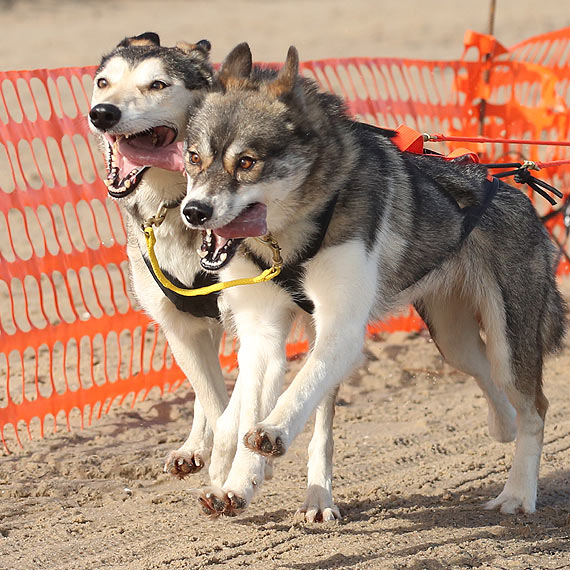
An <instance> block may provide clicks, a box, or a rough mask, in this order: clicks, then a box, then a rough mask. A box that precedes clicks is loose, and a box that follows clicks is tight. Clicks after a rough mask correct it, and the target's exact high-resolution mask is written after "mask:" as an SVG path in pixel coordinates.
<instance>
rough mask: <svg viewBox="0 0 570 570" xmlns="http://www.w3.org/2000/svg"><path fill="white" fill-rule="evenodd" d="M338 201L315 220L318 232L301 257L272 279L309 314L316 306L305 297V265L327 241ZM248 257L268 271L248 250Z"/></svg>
mask: <svg viewBox="0 0 570 570" xmlns="http://www.w3.org/2000/svg"><path fill="white" fill-rule="evenodd" d="M337 199H338V196H337V195H335V196H334V197H333V198H332V199H331V200H329V202H328V204H327V206H326V208H325V209H324V210H323V211H322V212H321V213H320V214H319V215H318V217H317V219H316V220H315V222H316V226H317V232H316V233H315V235H314V236H313V239H312V240H311V241H310V243H309V245H308V247H307V248H306V249H305V250H304V252H303V254H302V255H301V257H299V258H296V259H295V261H294V262H293V263H285V264H284V265H283V268H282V269H281V273H279V275H278V276H277V277H275V278H274V279H272V281H273V283H276V284H278V285H280V286H281V287H283V288H284V289H285V290H286V291H287V292H288V293H289V294H290V295H291V296H292V297H293V300H294V301H295V303H296V304H297V305H298V306H299V307H300V308H301V309H303V311H305V312H307V313H309V314H311V313H313V311H314V310H315V306H314V305H313V302H312V301H311V300H310V299H309V298H308V297H307V296H306V295H305V293H304V291H303V287H302V286H301V281H302V279H303V274H304V268H303V264H304V263H306V262H307V261H309V260H310V259H312V258H313V257H314V256H315V255H316V254H317V253H318V251H319V250H320V249H321V246H322V244H323V240H324V239H325V235H326V233H327V230H328V229H329V225H330V222H331V219H332V216H333V213H334V209H335V206H336V202H337ZM248 256H249V257H250V259H251V260H252V261H253V262H254V263H255V264H256V265H257V266H258V267H259V269H261V270H265V269H267V267H266V264H265V262H264V261H263V260H262V259H261V258H260V257H259V256H257V255H256V254H255V253H253V252H252V251H249V250H248Z"/></svg>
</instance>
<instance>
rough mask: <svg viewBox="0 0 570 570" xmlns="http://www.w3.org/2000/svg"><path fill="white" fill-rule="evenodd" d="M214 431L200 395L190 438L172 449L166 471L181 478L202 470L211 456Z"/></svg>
mask: <svg viewBox="0 0 570 570" xmlns="http://www.w3.org/2000/svg"><path fill="white" fill-rule="evenodd" d="M212 440H213V431H212V429H211V428H210V426H209V425H208V420H207V419H206V415H205V414H204V409H203V408H202V405H201V404H200V400H199V399H198V397H196V399H195V400H194V418H193V420H192V428H191V430H190V435H189V436H188V439H187V440H186V441H185V442H184V443H183V444H182V445H181V446H180V447H179V448H178V449H176V450H174V451H171V452H170V453H169V454H168V457H167V458H166V462H165V463H164V472H165V473H170V474H171V475H174V476H175V477H178V478H179V479H183V478H184V477H186V475H190V474H191V473H196V472H197V471H200V469H202V467H204V465H205V464H206V461H208V459H209V457H210V453H211V450H212Z"/></svg>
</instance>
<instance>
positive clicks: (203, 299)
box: [141, 252, 220, 319]
mask: <svg viewBox="0 0 570 570" xmlns="http://www.w3.org/2000/svg"><path fill="white" fill-rule="evenodd" d="M141 253H142V252H141ZM142 257H143V259H144V262H145V263H146V266H147V267H148V270H149V271H150V274H151V275H152V276H153V277H154V280H155V281H156V283H157V285H158V286H159V287H160V289H161V290H162V292H163V293H164V295H165V296H166V297H168V299H169V300H170V301H171V302H172V303H173V304H174V306H175V307H176V308H177V309H178V310H179V311H182V312H183V313H190V314H191V315H193V316H194V317H199V318H202V317H211V318H213V319H218V318H219V317H220V310H219V308H218V295H219V293H210V294H209V295H201V296H197V297H186V296H184V295H180V294H179V293H176V292H175V291H171V290H170V289H168V288H167V287H165V286H164V285H163V284H162V283H161V282H160V281H159V280H158V277H157V276H156V275H155V273H154V271H153V270H152V265H151V264H150V259H149V258H148V257H147V256H146V255H145V254H142ZM162 273H164V276H165V277H166V278H167V279H168V280H169V281H170V282H171V283H172V284H173V285H176V287H179V288H181V289H198V288H199V287H207V286H208V285H213V284H214V283H217V282H218V279H217V277H216V276H215V275H214V274H212V273H207V272H206V271H199V272H198V273H197V274H196V277H195V278H194V281H193V282H192V285H191V286H190V287H187V286H186V285H184V284H183V283H181V282H180V281H179V280H178V279H176V277H174V276H173V275H171V274H170V273H168V271H164V270H162Z"/></svg>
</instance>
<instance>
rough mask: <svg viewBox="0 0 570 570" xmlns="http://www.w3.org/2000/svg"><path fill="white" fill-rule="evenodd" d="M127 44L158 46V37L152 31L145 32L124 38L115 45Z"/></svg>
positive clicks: (122, 45) (126, 45)
mask: <svg viewBox="0 0 570 570" xmlns="http://www.w3.org/2000/svg"><path fill="white" fill-rule="evenodd" d="M129 46H160V38H159V37H158V34H155V33H154V32H145V33H144V34H141V35H140V36H133V37H131V38H125V39H124V40H123V41H122V42H120V43H119V44H118V45H117V47H129Z"/></svg>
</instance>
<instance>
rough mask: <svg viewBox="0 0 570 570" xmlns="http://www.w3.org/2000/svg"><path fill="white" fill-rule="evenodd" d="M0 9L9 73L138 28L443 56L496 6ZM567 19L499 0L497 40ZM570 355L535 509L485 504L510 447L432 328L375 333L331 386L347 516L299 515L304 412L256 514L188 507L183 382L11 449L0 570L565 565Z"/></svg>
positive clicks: (191, 4)
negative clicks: (76, 428) (168, 467)
mask: <svg viewBox="0 0 570 570" xmlns="http://www.w3.org/2000/svg"><path fill="white" fill-rule="evenodd" d="M10 6H11V7H10ZM2 8H4V9H2ZM0 22H1V23H2V34H0V54H1V58H2V59H1V66H2V68H3V69H23V68H38V67H62V66H71V65H89V64H95V63H97V62H98V59H99V56H100V54H101V53H103V52H105V51H107V50H109V49H110V48H111V47H112V46H113V45H115V44H116V43H117V42H118V41H119V40H120V39H121V38H122V37H124V36H127V35H132V34H137V33H141V32H143V31H147V30H154V31H157V32H159V33H160V34H161V36H162V37H163V40H164V41H165V43H172V42H174V41H176V40H178V39H188V40H197V39H200V38H202V37H206V38H208V39H210V40H211V41H212V44H213V59H214V60H216V61H219V60H221V59H222V58H223V57H224V55H225V54H226V53H227V52H228V51H229V49H231V47H233V45H235V44H236V43H238V42H239V41H243V40H248V41H250V43H251V45H252V47H253V50H254V55H255V57H256V59H259V60H274V61H275V60H282V59H283V57H284V54H285V52H286V49H287V47H288V46H289V45H290V44H292V43H293V44H296V45H297V46H298V47H299V49H300V52H301V57H302V58H303V59H316V58H323V57H336V56H343V55H368V56H398V57H410V58H424V59H428V58H446V59H454V58H456V57H458V56H459V55H460V53H461V51H462V37H463V33H464V30H465V29H467V28H473V29H476V30H479V31H485V30H486V27H487V2H472V1H471V2H466V1H463V0H455V1H452V0H445V1H444V0H438V1H437V2H431V3H428V2H425V1H413V2H411V1H408V2H406V1H403V2H402V1H400V2H394V1H383V2H380V1H373V0H353V1H352V2H346V1H343V2H340V1H336V0H335V1H324V0H321V1H319V0H308V1H304V2H301V1H298V0H290V1H288V2H277V1H273V2H263V1H262V0H250V1H243V2H237V1H229V0H219V1H210V2H206V1H165V2H146V1H142V0H139V1H138V2H134V1H131V0H129V1H126V0H123V1H115V2H111V1H100V2H65V1H62V2H57V3H55V2H54V3H51V2H47V1H41V2H15V3H10V2H6V1H4V2H0ZM567 25H570V10H569V7H568V1H567V0H548V1H547V2H542V3H541V4H538V3H537V2H534V1H531V0H519V1H515V0H498V11H497V22H496V34H497V36H498V37H499V38H500V39H501V40H502V41H503V42H504V43H505V44H507V45H511V44H513V43H515V42H517V41H520V40H523V39H525V38H527V37H530V36H532V35H535V34H537V33H541V32H546V31H549V30H553V29H556V28H559V27H563V26H567ZM564 289H565V291H566V292H567V293H568V292H570V287H569V286H568V283H565V284H564ZM566 296H567V297H568V294H567V295H566ZM291 366H292V369H293V371H294V369H295V368H296V367H297V366H298V364H297V363H292V364H291ZM569 367H570V344H567V346H566V348H565V350H564V351H563V352H562V353H561V354H560V355H558V356H556V357H554V358H552V359H550V360H549V362H548V365H547V368H546V373H545V382H546V394H547V396H548V397H549V399H550V401H551V408H550V411H549V415H548V420H547V428H546V435H545V446H544V453H543V463H542V470H541V478H540V483H539V503H538V511H537V513H536V514H534V515H525V516H515V517H509V516H504V515H501V514H498V513H495V512H486V511H484V510H482V504H483V502H484V501H485V500H487V499H489V498H492V497H494V496H496V495H497V494H498V492H499V491H500V490H501V488H502V485H503V484H504V481H505V479H506V474H507V471H508V468H509V466H510V463H511V460H512V454H513V445H512V444H506V445H504V444H498V443H495V442H494V441H493V440H492V439H490V438H489V436H488V435H487V428H486V405H485V402H484V399H483V397H482V395H481V393H480V392H479V390H478V388H477V387H476V385H475V382H474V381H473V380H472V379H470V378H468V377H466V376H464V375H462V374H459V373H457V372H455V371H454V370H453V369H451V368H450V367H449V366H447V365H445V364H444V363H443V361H442V359H441V357H440V356H439V354H438V353H437V351H436V349H435V347H434V345H433V343H432V342H431V341H430V340H429V338H428V337H427V335H425V334H419V335H407V334H403V333H397V334H394V335H390V336H383V337H380V338H377V339H371V340H370V341H369V342H368V343H367V354H366V363H365V364H364V366H363V367H362V368H361V369H360V370H359V371H358V373H356V374H355V375H354V376H353V378H352V379H351V381H350V382H347V383H346V384H345V385H343V387H342V389H341V392H340V394H339V399H338V405H337V416H336V419H335V445H336V455H335V497H336V499H337V501H338V504H339V506H340V508H341V511H342V515H343V518H342V520H341V521H340V522H338V523H330V524H320V525H319V524H313V525H311V524H300V523H297V522H295V520H294V517H293V514H294V512H295V510H296V509H297V507H299V506H300V504H301V503H302V501H303V497H304V486H305V484H306V474H305V467H304V465H305V463H306V448H307V443H308V441H309V437H310V426H309V427H307V429H306V430H305V432H304V433H303V434H301V436H300V437H299V438H298V439H297V441H296V442H295V443H294V445H293V447H292V448H291V450H290V451H289V452H288V454H287V455H286V456H285V457H284V458H282V459H280V460H279V461H278V462H277V464H276V469H275V478H274V479H273V480H272V481H269V482H268V483H266V485H265V486H264V488H263V491H262V493H261V495H260V496H259V497H258V498H257V499H256V500H255V502H254V503H253V505H252V506H251V507H250V508H249V510H248V511H247V513H245V514H244V515H242V516H241V517H238V518H236V519H221V520H216V521H213V520H209V519H207V518H205V517H203V516H202V515H201V514H199V510H198V508H197V502H196V499H195V493H194V492H193V489H196V488H199V487H200V486H201V485H203V484H206V483H207V478H206V475H205V474H203V473H200V474H197V475H194V476H192V477H190V478H188V479H186V480H185V481H177V480H172V479H171V478H170V477H169V476H167V475H164V474H162V460H163V458H164V457H165V456H166V454H167V452H168V451H169V450H171V449H172V448H175V447H178V445H179V443H180V442H181V441H182V440H183V439H184V438H185V437H186V432H187V430H188V426H189V424H190V421H191V414H192V411H191V409H192V405H191V391H190V389H189V388H183V389H180V390H179V391H178V392H176V393H175V394H170V395H168V396H167V397H165V398H164V399H157V398H153V399H149V400H147V401H146V402H144V403H142V404H140V405H137V407H136V408H135V409H134V410H130V409H114V410H112V412H111V414H110V415H109V416H107V417H104V418H103V419H102V420H101V421H100V422H98V423H97V424H96V425H95V426H93V427H91V428H89V429H86V430H85V431H83V432H75V433H72V434H68V433H60V434H56V435H49V436H48V437H46V438H45V439H44V440H41V441H35V442H33V443H31V444H30V445H29V447H27V448H26V449H25V450H21V451H17V452H16V453H14V454H12V455H10V456H4V457H2V458H1V459H0V569H6V570H8V569H10V570H12V569H14V570H20V569H21V570H27V569H30V568H38V569H49V570H63V569H70V570H71V569H73V570H80V569H90V570H91V569H96V570H98V569H102V568H105V569H106V568H112V569H133V570H135V569H136V570H150V569H159V568H160V569H162V568H172V569H175V568H179V569H194V568H196V569H197V568H206V567H208V568H218V567H222V566H223V567H224V568H230V569H231V568H241V567H250V568H259V569H272V568H288V569H299V570H300V569H309V570H320V569H326V568H354V569H364V568H390V569H400V568H406V569H413V570H423V569H428V570H435V569H444V568H446V569H447V568H449V569H452V568H453V569H455V568H498V569H507V568H508V569H521V568H528V569H532V570H535V569H542V568H544V569H546V568H548V569H562V568H570V461H569V460H568V456H569V450H570V387H569V383H568V380H567V371H568V369H569ZM293 371H292V372H291V374H292V373H293Z"/></svg>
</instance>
